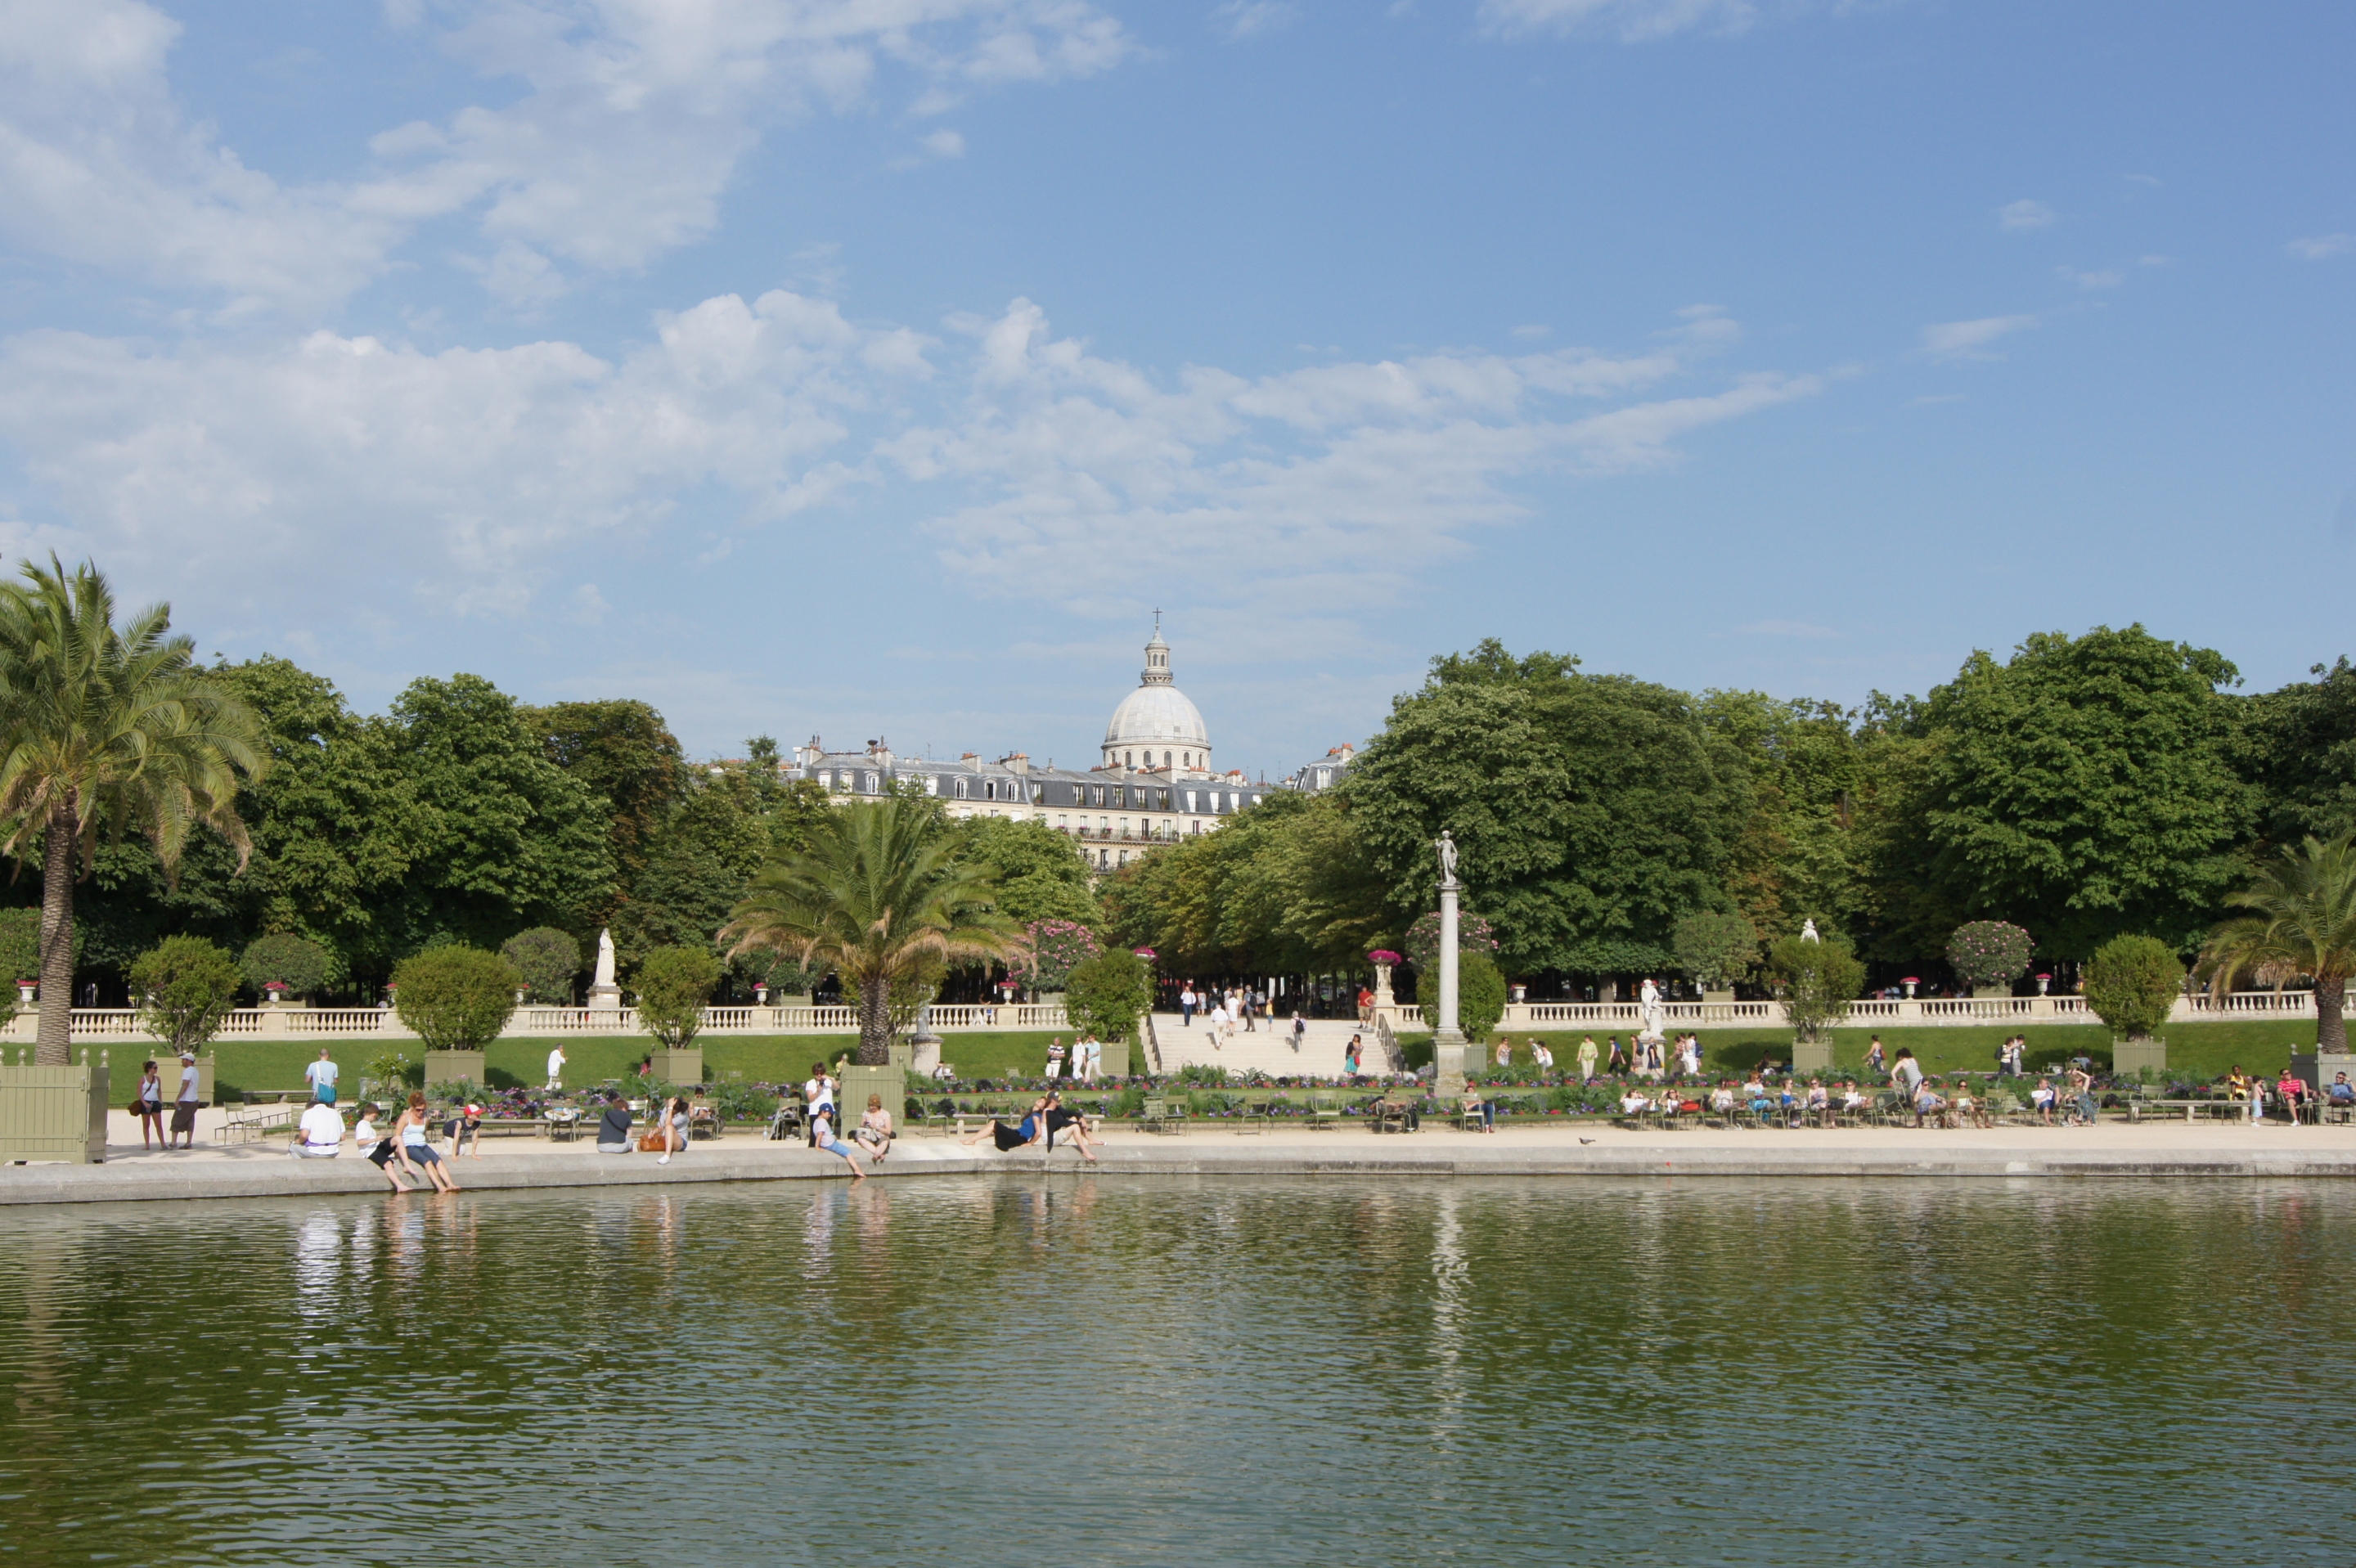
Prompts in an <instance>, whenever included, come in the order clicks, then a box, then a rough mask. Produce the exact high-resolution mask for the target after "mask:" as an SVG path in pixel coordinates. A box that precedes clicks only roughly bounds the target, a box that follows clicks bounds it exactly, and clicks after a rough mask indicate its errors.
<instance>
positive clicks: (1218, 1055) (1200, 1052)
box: [1153, 1013, 1383, 1078]
mask: <svg viewBox="0 0 2356 1568" xmlns="http://www.w3.org/2000/svg"><path fill="white" fill-rule="evenodd" d="M1308 1021H1309V1032H1308V1034H1307V1035H1305V1036H1303V1037H1302V1039H1301V1049H1300V1051H1297V1052H1296V1051H1294V1050H1293V1049H1292V1020H1291V1019H1288V1018H1276V1019H1254V1020H1253V1022H1254V1024H1255V1025H1256V1026H1257V1027H1256V1028H1255V1029H1252V1030H1251V1031H1250V1032H1249V1033H1247V1032H1245V1029H1244V1027H1243V1025H1241V1024H1237V1026H1236V1032H1235V1034H1234V1035H1233V1036H1232V1037H1230V1036H1228V1035H1226V1034H1224V1033H1223V1034H1221V1035H1220V1036H1219V1037H1218V1040H1217V1043H1216V1044H1215V1045H1214V1043H1213V1041H1212V1038H1211V1030H1210V1026H1209V1025H1207V1024H1205V1022H1204V1021H1203V1019H1202V1018H1201V1017H1200V1016H1199V1015H1197V1017H1196V1018H1195V1019H1194V1028H1193V1029H1187V1028H1186V1027H1185V1026H1184V1025H1183V1023H1181V1022H1180V1018H1179V1015H1178V1014H1176V1013H1156V1014H1154V1015H1153V1034H1154V1038H1155V1039H1156V1040H1160V1041H1161V1043H1162V1071H1163V1072H1177V1071H1178V1070H1179V1069H1181V1068H1183V1067H1190V1066H1193V1065H1194V1064H1195V1063H1198V1062H1207V1063H1209V1064H1211V1065H1212V1066H1215V1067H1224V1068H1227V1069H1229V1070H1231V1071H1234V1072H1265V1073H1267V1074H1268V1075H1269V1077H1271V1078H1301V1077H1309V1078H1339V1077H1340V1076H1341V1075H1342V1062H1343V1057H1344V1050H1345V1048H1346V1047H1347V1046H1348V1045H1349V1043H1350V1037H1351V1036H1352V1035H1354V1034H1355V1035H1357V1036H1359V1037H1360V1038H1361V1040H1362V1041H1363V1042H1364V1049H1363V1050H1362V1051H1360V1053H1359V1058H1358V1070H1359V1071H1360V1072H1382V1071H1383V1051H1382V1042H1381V1041H1380V1040H1377V1039H1376V1037H1375V1031H1374V1030H1373V1029H1370V1028H1368V1027H1366V1026H1365V1025H1361V1024H1355V1023H1344V1022H1343V1021H1342V1020H1340V1019H1310V1020H1308Z"/></svg>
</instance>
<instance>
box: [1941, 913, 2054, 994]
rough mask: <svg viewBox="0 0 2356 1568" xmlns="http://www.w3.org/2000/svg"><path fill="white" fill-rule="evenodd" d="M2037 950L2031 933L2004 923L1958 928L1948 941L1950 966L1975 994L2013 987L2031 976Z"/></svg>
mask: <svg viewBox="0 0 2356 1568" xmlns="http://www.w3.org/2000/svg"><path fill="white" fill-rule="evenodd" d="M2036 950H2037V944H2036V943H2034V942H2032V941H2031V940H2029V933H2027V932H2025V931H2023V930H2021V929H2020V927H2019V926H2017V925H2014V924H2011V923H2008V922H2006V921H2001V920H1975V921H1972V922H1970V923H1966V924H1964V925H1959V926H1957V927H1955V934H1954V935H1953V936H1952V937H1949V938H1948V939H1947V964H1948V966H1949V967H1951V968H1953V969H1954V972H1955V976H1956V977H1957V978H1958V979H1960V980H1962V981H1963V983H1964V984H1965V985H1966V986H1969V987H1972V989H1974V990H1978V989H1980V988H1981V987H1993V986H2007V987H2008V986H2010V985H2011V984H2012V983H2013V982H2014V981H2015V980H2018V979H2019V978H2020V977H2021V976H2023V975H2026V974H2028V973H2029V955H2030V954H2031V953H2033V952H2035V951H2036Z"/></svg>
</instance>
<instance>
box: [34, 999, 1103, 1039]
mask: <svg viewBox="0 0 2356 1568" xmlns="http://www.w3.org/2000/svg"><path fill="white" fill-rule="evenodd" d="M931 1021H932V1027H933V1028H935V1029H949V1030H966V1031H972V1030H987V1029H1068V1028H1069V1027H1070V1025H1069V1023H1068V1022H1066V1017H1065V1013H1064V1008H1063V1007H1062V1005H1061V1004H1060V1003H1044V1002H1014V1003H998V1004H992V1003H975V1004H963V1003H952V1004H949V1005H947V1006H936V1007H935V1008H933V1009H932V1013H931ZM39 1027H40V1009H39V1008H37V1007H35V1008H24V1009H22V1010H21V1011H19V1012H18V1013H17V1014H16V1018H15V1019H12V1020H10V1021H9V1022H8V1023H7V1024H6V1025H5V1027H0V1040H31V1039H33V1038H34V1035H35V1033H36V1032H37V1030H38V1029H39ZM638 1032H639V1029H638V1010H637V1008H541V1007H526V1008H517V1009H516V1010H515V1014H514V1016H513V1017H511V1018H510V1019H509V1020H508V1026H507V1028H506V1029H502V1030H501V1031H500V1038H501V1039H503V1040H543V1039H549V1038H561V1037H563V1036H567V1035H590V1034H636V1033H638ZM700 1032H701V1033H704V1034H709V1035H768V1034H856V1033H858V1032H859V1009H858V1008H845V1007H824V1008H821V1007H749V1008H748V1007H718V1008H705V1009H704V1010H703V1023H702V1025H701V1031H700ZM356 1036H371V1037H374V1038H377V1039H381V1040H415V1039H416V1038H417V1034H416V1031H415V1030H413V1029H410V1028H409V1026H408V1025H406V1024H404V1023H402V1021H401V1015H400V1014H399V1013H397V1012H395V1011H393V1009H391V1008H238V1009H236V1010H235V1011H233V1012H231V1013H230V1015H229V1016H228V1017H227V1018H225V1019H222V1020H221V1024H220V1029H217V1030H215V1031H214V1038H215V1039H217V1040H338V1039H348V1038H352V1037H356ZM73 1037H74V1038H75V1039H76V1040H91V1041H103V1040H153V1039H154V1038H155V1037H154V1036H152V1035H150V1034H149V1033H148V1032H147V1031H146V1029H145V1028H143V1027H142V1026H141V1024H140V1022H139V1011H138V1009H137V1008H74V1009H73Z"/></svg>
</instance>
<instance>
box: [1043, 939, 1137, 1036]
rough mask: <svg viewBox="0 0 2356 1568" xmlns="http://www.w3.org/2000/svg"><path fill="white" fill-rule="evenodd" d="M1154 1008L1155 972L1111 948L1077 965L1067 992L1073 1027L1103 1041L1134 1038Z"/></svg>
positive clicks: (1066, 1006)
mask: <svg viewBox="0 0 2356 1568" xmlns="http://www.w3.org/2000/svg"><path fill="white" fill-rule="evenodd" d="M1152 1006H1153V974H1152V971H1151V970H1150V969H1148V968H1147V967H1146V966H1145V960H1143V959H1142V958H1140V957H1139V956H1138V955H1136V954H1134V953H1131V952H1130V951H1128V950H1127V949H1126V948H1120V947H1108V948H1106V949H1105V950H1104V951H1103V952H1102V953H1099V954H1098V955H1096V956H1095V957H1093V958H1091V959H1089V960H1088V961H1087V963H1085V964H1082V965H1078V966H1077V967H1076V968H1075V969H1074V970H1073V971H1072V977H1071V980H1070V983H1069V984H1068V985H1066V987H1065V989H1064V1016H1065V1017H1066V1018H1068V1019H1071V1020H1072V1027H1073V1028H1074V1029H1078V1030H1079V1031H1080V1032H1081V1033H1082V1034H1092V1035H1094V1036H1096V1037H1097V1038H1098V1040H1131V1039H1134V1038H1135V1037H1136V1035H1137V1020H1138V1019H1141V1018H1143V1017H1144V1016H1145V1014H1146V1011H1147V1009H1149V1008H1151V1007H1152Z"/></svg>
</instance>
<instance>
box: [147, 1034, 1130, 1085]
mask: <svg viewBox="0 0 2356 1568" xmlns="http://www.w3.org/2000/svg"><path fill="white" fill-rule="evenodd" d="M1063 1032H1064V1034H1065V1036H1066V1044H1068V1043H1069V1037H1070V1034H1071V1031H1070V1030H1069V1029H1066V1030H1065V1031H1063ZM1052 1036H1053V1031H1046V1032H1041V1033H1031V1032H1028V1031H1025V1032H1023V1033H1020V1034H1016V1033H1006V1034H951V1035H944V1036H942V1037H941V1054H942V1055H943V1056H944V1057H946V1058H947V1059H948V1062H949V1064H950V1065H951V1066H953V1067H955V1068H956V1069H957V1070H958V1074H959V1075H960V1076H961V1077H966V1078H1001V1077H1005V1076H1007V1075H1009V1074H1010V1073H1012V1072H1016V1071H1018V1070H1019V1071H1021V1072H1023V1073H1025V1074H1026V1075H1031V1076H1036V1075H1037V1074H1038V1073H1039V1072H1041V1071H1042V1070H1043V1069H1044V1067H1045V1066H1046V1064H1047V1041H1048V1040H1049V1039H1051V1038H1052ZM560 1043H561V1044H562V1045H563V1047H564V1054H565V1057H566V1061H565V1066H564V1083H565V1085H566V1086H567V1087H568V1088H573V1089H580V1088H584V1087H587V1086H589V1085H592V1084H596V1083H604V1082H605V1081H606V1080H608V1079H616V1078H620V1077H623V1076H625V1075H626V1074H627V1073H629V1072H634V1071H636V1069H637V1064H638V1060H639V1058H641V1057H643V1056H644V1055H646V1053H647V1051H648V1049H649V1048H650V1046H651V1045H652V1043H653V1042H652V1041H650V1040H648V1039H647V1038H646V1037H645V1036H643V1035H590V1036H584V1037H580V1038H576V1039H572V1040H562V1041H561V1042H560V1041H558V1040H493V1041H492V1042H491V1044H490V1047H489V1049H488V1050H487V1051H485V1052H484V1058H483V1070H484V1075H485V1076H486V1077H487V1078H488V1079H489V1080H490V1084H489V1087H491V1088H494V1089H505V1088H508V1087H509V1086H511V1085H514V1084H518V1083H521V1084H527V1085H537V1084H541V1083H546V1082H547V1068H548V1052H549V1049H550V1047H552V1046H554V1045H557V1044H560ZM701 1043H702V1046H703V1071H704V1072H705V1073H706V1075H708V1076H709V1077H710V1078H712V1080H713V1081H714V1082H724V1081H726V1080H728V1079H729V1077H730V1076H731V1075H732V1074H734V1075H735V1076H736V1077H738V1078H741V1079H742V1080H743V1081H744V1083H787V1082H791V1083H800V1082H801V1081H802V1080H803V1079H805V1078H807V1077H809V1068H810V1063H811V1062H813V1061H821V1060H823V1061H834V1060H835V1059H836V1058H838V1057H841V1056H845V1055H848V1054H850V1053H851V1052H853V1051H857V1050H858V1048H859V1037H858V1036H857V1035H852V1034H785V1035H710V1036H706V1037H705V1038H704V1040H702V1042H701ZM108 1049H109V1050H110V1051H112V1052H113V1054H114V1055H115V1056H116V1057H117V1058H120V1059H123V1061H124V1062H127V1065H118V1067H117V1069H116V1075H117V1076H118V1077H119V1078H120V1079H121V1081H122V1082H123V1083H136V1082H137V1081H138V1077H139V1060H140V1059H139V1054H138V1049H137V1048H136V1047H125V1046H123V1045H121V1044H116V1045H112V1046H110V1047H109V1048H108ZM331 1049H332V1050H333V1051H334V1056H335V1061H336V1064H337V1066H338V1067H340V1068H341V1069H342V1070H343V1080H344V1083H346V1084H347V1085H351V1084H355V1083H358V1082H359V1077H360V1074H361V1073H362V1072H364V1071H365V1070H366V1069H367V1066H368V1063H369V1061H370V1060H371V1059H373V1058H375V1057H377V1056H379V1055H380V1054H382V1053H384V1052H386V1051H403V1052H405V1053H406V1054H407V1055H408V1056H409V1058H410V1060H411V1061H417V1060H418V1059H419V1058H420V1057H421V1056H422V1055H423V1050H424V1048H423V1046H422V1045H420V1044H419V1043H418V1042H417V1041H415V1040H401V1041H392V1040H383V1041H379V1040H338V1041H336V1042H334V1044H333V1046H332V1048H331ZM209 1050H211V1051H213V1052H214V1053H215V1055H216V1056H217V1057H218V1059H219V1063H220V1065H219V1067H218V1070H217V1072H216V1074H215V1077H216V1079H217V1083H216V1086H215V1091H214V1092H215V1093H218V1094H220V1096H221V1097H222V1098H224V1099H234V1098H236V1096H237V1094H238V1092H239V1091H241V1090H246V1089H263V1090H267V1089H299V1088H301V1087H302V1086H303V1069H304V1068H305V1066H307V1065H308V1064H310V1063H311V1062H313V1061H317V1060H318V1056H319V1042H318V1041H316V1040H216V1041H215V1042H214V1043H213V1044H212V1045H211V1046H210V1047H209ZM1107 1055H1108V1060H1109V1056H1110V1048H1108V1052H1107ZM125 1097H126V1098H127V1096H125Z"/></svg>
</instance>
